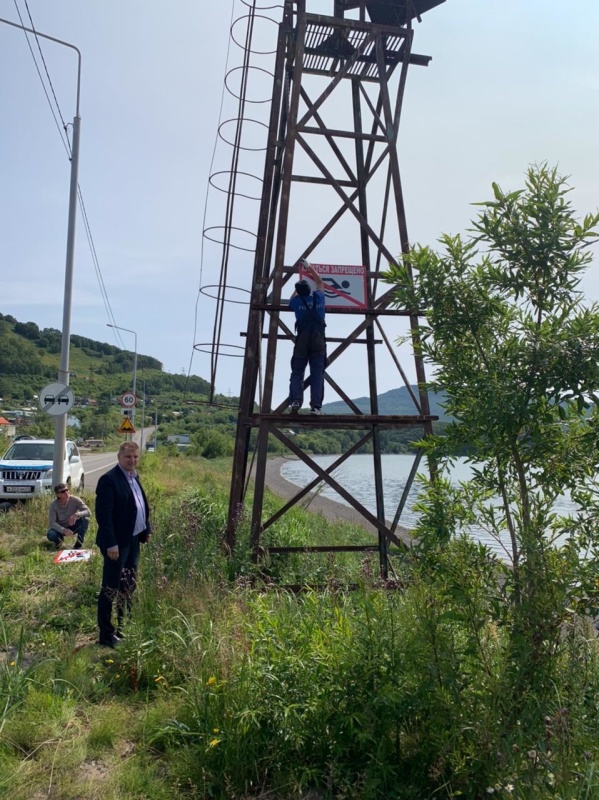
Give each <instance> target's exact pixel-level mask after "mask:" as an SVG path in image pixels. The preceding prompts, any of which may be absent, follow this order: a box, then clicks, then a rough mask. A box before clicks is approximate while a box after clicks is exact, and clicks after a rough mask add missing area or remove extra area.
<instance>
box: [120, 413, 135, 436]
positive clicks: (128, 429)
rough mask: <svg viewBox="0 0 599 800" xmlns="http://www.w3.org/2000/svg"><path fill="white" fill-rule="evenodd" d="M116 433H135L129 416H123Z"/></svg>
mask: <svg viewBox="0 0 599 800" xmlns="http://www.w3.org/2000/svg"><path fill="white" fill-rule="evenodd" d="M117 433H135V428H134V427H133V423H132V422H131V420H130V419H129V417H125V419H124V420H123V424H122V425H121V427H120V428H119V429H118V431H117Z"/></svg>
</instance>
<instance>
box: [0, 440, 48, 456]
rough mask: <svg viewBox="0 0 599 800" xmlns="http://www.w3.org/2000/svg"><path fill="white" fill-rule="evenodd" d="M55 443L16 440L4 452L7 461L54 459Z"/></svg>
mask: <svg viewBox="0 0 599 800" xmlns="http://www.w3.org/2000/svg"><path fill="white" fill-rule="evenodd" d="M53 458H54V445H53V444H51V443H49V444H40V443H39V442H15V443H14V444H13V445H12V446H11V447H9V448H8V450H7V451H6V453H5V454H4V459H5V460H7V461H52V460H53Z"/></svg>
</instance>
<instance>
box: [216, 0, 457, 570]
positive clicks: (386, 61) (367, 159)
mask: <svg viewBox="0 0 599 800" xmlns="http://www.w3.org/2000/svg"><path fill="white" fill-rule="evenodd" d="M333 2H334V6H333V8H331V11H332V12H333V13H332V14H331V15H329V16H327V15H322V14H314V13H310V10H309V6H310V0H285V2H284V6H283V17H282V20H281V22H280V24H279V26H278V42H277V49H276V61H275V67H274V81H273V93H272V105H271V107H270V123H269V129H268V142H267V148H266V157H265V166H264V176H263V185H262V186H263V191H262V196H261V201H260V211H259V218H258V231H257V244H256V251H255V259H254V268H253V278H252V285H251V300H250V308H249V316H248V323H247V332H246V342H245V357H244V365H243V375H242V383H241V392H240V408H239V418H238V425H237V435H236V443H235V455H234V463H233V474H232V479H231V493H230V506H229V522H228V544H229V546H230V547H233V546H234V544H235V535H236V529H237V526H238V524H239V520H240V519H241V517H242V515H243V514H245V515H248V514H251V545H252V549H253V552H254V557H255V558H256V559H259V558H260V554H261V553H262V552H263V551H268V552H273V553H274V552H289V551H292V550H294V548H290V547H280V546H277V544H276V543H274V544H273V543H272V542H270V543H269V546H268V547H266V546H265V545H264V542H263V533H264V532H265V531H266V530H267V529H268V528H269V527H270V526H272V525H273V523H274V522H276V520H277V519H279V518H280V517H281V515H282V514H284V513H285V512H286V511H287V510H288V509H290V508H292V507H293V506H294V505H295V504H296V503H298V502H299V501H300V500H301V499H302V498H303V497H305V496H306V494H307V493H308V492H309V491H310V490H311V489H313V488H314V487H315V486H316V485H317V484H318V483H319V482H321V481H323V482H324V483H325V484H327V485H328V486H330V487H332V489H333V490H334V491H336V492H337V493H338V495H339V496H340V497H341V498H342V499H343V500H345V501H346V502H347V503H349V504H350V505H351V506H352V507H353V508H354V509H355V510H356V511H358V512H359V513H360V514H361V515H362V517H363V518H364V520H365V521H367V522H368V523H369V524H370V525H371V526H372V529H373V531H374V533H375V535H374V536H373V543H372V545H364V546H360V547H358V546H355V545H354V546H350V545H348V546H346V547H344V546H342V545H341V546H339V545H336V546H333V545H331V546H330V547H327V546H319V547H315V548H312V549H314V550H318V551H335V550H360V549H363V550H374V551H378V554H379V563H380V572H381V575H382V576H384V577H385V576H386V575H387V567H388V555H389V548H390V547H400V548H401V547H403V546H404V540H402V537H401V536H400V534H399V531H400V530H401V528H400V523H401V514H402V510H403V509H404V505H405V502H406V498H407V495H408V492H409V489H410V486H411V484H412V482H413V480H414V478H415V475H416V471H417V468H418V464H419V456H418V455H416V456H415V457H414V466H413V469H412V470H411V473H410V476H409V479H408V482H407V484H406V485H405V486H404V487H403V490H402V491H401V495H400V496H399V498H397V503H396V505H395V504H394V508H395V511H394V513H393V514H392V517H393V518H392V520H389V519H387V518H386V514H385V500H386V498H385V496H384V481H383V467H382V453H381V441H380V440H381V431H383V430H389V429H400V428H405V427H411V428H416V429H419V430H420V433H421V435H427V434H429V433H430V432H431V431H432V422H433V421H434V420H435V419H436V417H433V416H432V415H431V413H430V408H429V401H428V397H427V394H426V389H425V383H426V379H425V371H424V364H423V361H422V358H421V357H420V355H419V352H418V341H417V332H418V322H419V320H418V316H417V312H415V311H414V310H411V309H398V308H396V307H392V303H391V300H392V297H391V291H390V289H389V287H388V286H386V285H385V284H384V283H383V282H382V281H381V273H382V272H383V271H384V270H385V269H386V268H387V266H388V264H389V263H395V262H397V259H398V258H401V254H402V253H407V252H408V251H409V238H408V231H407V225H406V215H405V209H404V198H403V194H402V184H401V176H400V168H399V158H398V132H399V123H400V116H401V109H402V102H403V98H404V91H405V86H406V79H407V74H408V68H409V67H410V65H415V66H427V65H428V63H429V61H430V57H428V56H423V55H418V54H416V53H414V52H413V51H412V42H413V37H414V28H413V25H414V22H415V21H416V20H418V21H420V20H421V15H422V14H424V13H425V12H427V11H429V10H431V9H432V8H434V7H435V6H438V5H440V4H441V3H442V2H444V0H331V4H332V5H333ZM306 216H308V217H310V220H311V225H312V227H311V229H310V226H309V225H308V224H307V223H305V221H304V220H305V219H306ZM348 243H349V245H348ZM325 245H326V247H327V248H328V252H335V248H336V247H338V248H341V247H342V246H343V247H344V248H345V252H347V250H348V247H350V248H353V249H352V251H351V252H352V253H353V256H352V257H351V263H352V264H354V265H359V266H360V267H362V268H363V275H364V286H365V289H364V297H363V298H362V299H363V302H361V303H349V304H348V305H345V306H344V305H343V304H341V305H332V306H331V307H329V306H328V305H327V326H328V327H327V343H328V352H327V362H326V365H327V366H326V372H325V385H326V386H327V392H329V393H330V391H331V390H333V392H334V393H335V394H336V396H337V398H338V399H340V400H342V401H344V402H345V404H346V405H345V409H346V413H339V414H324V415H323V416H310V415H308V414H301V413H300V414H298V415H294V416H293V417H290V415H289V413H288V410H287V404H288V395H287V388H286V387H287V385H288V383H287V382H288V375H289V359H288V354H289V353H290V346H291V343H292V342H293V340H294V333H293V313H292V312H290V311H289V309H288V306H287V301H286V300H285V297H289V295H290V294H291V291H292V289H291V288H290V287H293V284H294V282H295V280H296V278H295V276H296V275H297V262H298V260H299V259H300V258H302V257H305V258H307V259H308V260H310V261H312V262H319V261H321V260H322V259H321V257H320V255H319V254H320V253H321V252H323V251H324V249H325ZM348 260H350V259H347V258H346V259H345V263H347V262H348ZM335 263H337V264H339V261H337V260H336V261H335ZM398 318H399V321H400V322H401V324H403V325H404V327H405V331H406V339H407V341H408V343H409V359H410V364H409V366H408V365H407V364H406V363H405V358H403V360H402V358H400V355H399V351H398V349H397V348H396V346H395V345H394V343H393V338H392V337H393V335H390V333H389V327H390V326H391V324H392V323H396V324H397V323H398ZM341 328H343V329H344V330H343V335H341V336H340V335H338V331H339V329H341ZM382 352H384V353H385V357H386V358H387V360H388V361H389V363H391V364H392V366H393V369H394V370H396V374H397V385H400V384H401V383H403V384H404V385H405V386H406V387H407V390H408V392H409V395H410V397H411V400H412V402H413V413H411V414H407V415H406V414H402V415H399V414H397V415H389V414H385V415H382V414H380V413H379V407H378V399H377V398H378V376H379V374H380V367H379V366H378V365H379V360H380V354H381V353H382ZM348 359H351V362H350V364H349V370H348ZM343 363H344V364H345V372H343V370H341V373H340V374H341V377H339V378H338V377H336V372H335V369H336V367H337V366H339V365H341V364H343ZM354 365H355V370H354ZM359 365H361V366H362V367H363V375H364V378H363V382H362V383H360V384H359V385H360V387H361V388H360V390H359V394H361V395H366V396H367V397H368V398H369V406H370V407H369V412H368V413H363V411H362V410H361V409H360V408H359V407H358V406H357V405H356V403H355V402H354V401H353V400H352V397H355V396H356V394H357V393H358V392H357V391H356V375H357V374H358V367H359ZM348 371H349V372H350V373H351V378H352V385H351V388H348V386H347V380H346V379H347V373H348ZM410 371H411V372H412V373H413V374H415V376H416V378H415V382H416V383H417V385H418V387H419V389H418V390H417V391H414V390H413V389H412V388H411V386H410V380H409V378H408V373H409V372H410ZM281 376H282V377H281ZM285 376H287V377H286V378H285ZM386 377H387V375H386ZM344 380H345V383H344ZM286 381H287V382H286ZM412 381H414V379H412ZM308 384H309V378H307V379H306V382H305V386H307V385H308ZM337 398H335V399H337ZM290 429H292V430H290ZM305 429H312V430H319V431H326V430H332V429H337V430H339V429H341V430H344V429H345V430H348V429H351V430H354V431H359V432H360V434H359V438H358V437H354V438H358V440H357V442H355V443H354V444H353V445H352V446H351V447H348V448H347V450H346V452H344V453H342V454H341V455H340V456H339V457H338V458H337V459H336V461H335V463H334V464H333V465H331V466H330V467H328V468H327V469H323V468H322V467H321V466H320V465H318V464H317V463H315V461H314V459H313V458H312V456H311V455H309V454H308V453H307V452H304V450H303V449H302V447H300V446H299V445H298V444H297V441H296V439H297V438H298V437H297V433H298V432H301V431H302V430H305ZM271 437H274V439H276V440H278V442H280V443H282V445H283V446H284V448H285V449H286V450H287V451H288V452H289V454H290V455H293V456H295V457H296V458H298V459H301V460H302V461H303V462H304V463H305V464H306V465H307V466H309V467H310V468H311V469H312V470H313V472H314V473H315V476H316V477H315V478H314V480H313V481H312V483H310V484H309V485H308V486H307V487H306V488H304V489H302V490H301V491H300V490H299V489H298V493H297V495H296V496H295V497H294V498H293V499H292V500H290V501H289V502H288V503H286V504H285V505H284V507H283V508H282V509H281V510H280V511H278V512H277V513H276V514H274V515H273V516H271V517H269V518H266V517H265V514H264V489H265V475H266V464H267V456H268V451H269V442H270V440H271ZM300 438H301V437H300ZM364 445H368V449H369V451H371V457H372V462H373V472H374V497H373V502H372V507H373V509H374V508H376V510H375V511H374V510H369V509H368V508H366V506H365V505H364V504H363V503H361V502H359V501H358V500H357V499H356V498H355V497H354V496H353V495H352V493H350V492H349V491H348V490H347V489H346V488H344V487H343V485H342V483H341V482H340V481H339V480H338V479H337V478H336V477H335V475H334V470H335V469H337V468H338V467H339V466H340V465H342V464H343V463H344V462H345V461H346V459H347V458H349V456H351V455H353V454H354V453H356V452H357V451H358V450H359V449H360V448H361V447H363V446H364ZM250 473H251V474H252V476H253V478H254V481H255V489H254V494H253V503H252V507H251V511H250V509H249V508H246V507H245V500H246V492H247V487H248V482H249V477H250ZM387 515H388V516H391V515H389V513H388V512H387ZM298 549H299V550H301V551H304V552H305V551H306V550H310V549H311V548H305V547H302V548H298Z"/></svg>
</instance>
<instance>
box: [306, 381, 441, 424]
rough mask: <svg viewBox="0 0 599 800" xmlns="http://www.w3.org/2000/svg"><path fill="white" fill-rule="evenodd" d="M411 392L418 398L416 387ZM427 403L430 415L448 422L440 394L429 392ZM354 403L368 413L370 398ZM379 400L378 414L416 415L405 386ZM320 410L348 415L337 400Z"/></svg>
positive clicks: (346, 408) (386, 393)
mask: <svg viewBox="0 0 599 800" xmlns="http://www.w3.org/2000/svg"><path fill="white" fill-rule="evenodd" d="M412 391H413V392H414V394H415V395H416V397H418V389H417V387H416V386H412ZM428 397H429V403H430V408H431V414H433V415H434V416H438V417H439V420H440V421H441V422H449V420H450V417H448V416H447V414H446V413H445V409H444V408H443V406H442V403H443V395H442V394H435V393H434V392H429V395H428ZM352 399H353V401H354V403H355V404H356V405H357V406H358V408H359V409H360V411H362V412H363V413H364V414H369V413H370V398H369V397H358V398H356V399H354V398H352ZM378 400H379V414H385V415H388V414H389V415H399V416H403V415H406V414H407V415H413V414H415V413H416V409H415V408H414V402H413V400H412V398H411V397H410V394H409V392H408V390H407V388H406V387H405V386H402V387H400V388H399V389H390V390H389V391H388V392H385V393H384V394H380V395H379V397H378ZM322 410H323V411H324V413H325V414H347V413H349V407H348V405H347V403H344V402H343V400H337V401H336V402H334V403H325V404H324V405H323V407H322Z"/></svg>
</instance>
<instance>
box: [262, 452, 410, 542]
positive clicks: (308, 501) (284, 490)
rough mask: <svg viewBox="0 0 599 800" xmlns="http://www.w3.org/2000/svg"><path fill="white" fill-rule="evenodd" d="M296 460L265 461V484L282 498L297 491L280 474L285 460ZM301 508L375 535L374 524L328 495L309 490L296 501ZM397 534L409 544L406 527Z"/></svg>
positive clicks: (286, 497)
mask: <svg viewBox="0 0 599 800" xmlns="http://www.w3.org/2000/svg"><path fill="white" fill-rule="evenodd" d="M290 460H294V461H295V460H297V459H291V458H285V457H282V456H278V457H276V458H270V459H268V461H267V463H266V475H265V481H266V486H267V487H268V488H269V489H270V491H271V492H273V493H274V494H276V495H277V496H278V497H281V498H282V499H283V500H290V499H291V498H292V497H295V495H296V494H297V493H298V492H299V487H298V486H296V484H295V483H291V482H290V481H288V480H286V479H285V478H283V476H282V475H281V468H282V466H283V464H285V462H286V461H290ZM298 505H299V506H300V507H301V508H306V509H308V510H309V511H312V512H313V513H315V514H321V515H322V516H323V517H324V518H325V519H327V520H329V522H350V523H353V524H354V525H360V526H361V527H362V528H364V530H366V531H368V532H369V533H372V534H374V535H376V533H377V530H376V528H375V527H374V525H371V524H370V523H369V522H368V521H367V520H366V519H364V517H363V516H362V515H361V514H360V513H359V512H358V511H356V510H355V509H354V508H351V507H350V506H346V505H344V504H343V503H337V502H335V501H334V500H329V498H328V497H322V496H321V495H319V494H315V493H314V492H310V493H309V494H307V495H306V496H305V497H304V498H302V500H301V501H300V502H299V503H298ZM397 535H398V536H399V538H400V539H402V541H404V542H405V543H406V544H408V545H409V544H410V541H411V536H410V531H409V529H408V528H404V527H402V526H400V525H398V527H397Z"/></svg>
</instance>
